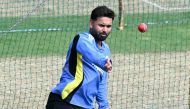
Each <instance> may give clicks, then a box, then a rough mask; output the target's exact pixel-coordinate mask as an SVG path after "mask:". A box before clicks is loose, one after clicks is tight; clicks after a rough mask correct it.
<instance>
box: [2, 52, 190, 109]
mask: <svg viewBox="0 0 190 109" xmlns="http://www.w3.org/2000/svg"><path fill="white" fill-rule="evenodd" d="M64 61H65V57H56V56H52V57H25V58H14V57H12V58H1V59H0V74H1V76H0V85H1V87H0V88H1V89H0V95H1V96H0V107H1V109H7V108H9V109H43V108H44V105H45V103H46V101H47V97H48V94H49V92H50V90H51V89H52V88H53V87H54V86H55V85H56V83H57V82H58V81H59V77H60V75H61V68H62V64H63V63H64ZM189 66H190V53H189V52H186V53H161V54H148V53H147V54H126V55H123V54H116V55H113V72H112V73H110V74H109V82H108V84H109V88H108V91H109V96H108V97H109V101H110V104H111V106H112V109H188V94H189V77H190V67H189Z"/></svg>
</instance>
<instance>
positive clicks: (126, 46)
mask: <svg viewBox="0 0 190 109" xmlns="http://www.w3.org/2000/svg"><path fill="white" fill-rule="evenodd" d="M120 1H121V2H122V7H123V11H122V12H123V25H124V29H123V30H119V29H118V24H119V17H118V15H119V14H118V13H119V12H120V11H119V0H0V8H1V9H0V25H1V26H0V74H1V76H0V108H1V109H43V108H44V107H45V104H46V102H47V98H48V94H49V92H50V91H51V89H52V88H53V87H54V86H55V85H56V84H57V82H58V81H59V78H60V75H61V69H62V66H63V65H64V62H65V55H66V52H67V50H68V45H69V43H70V41H71V40H72V38H73V37H74V36H75V34H77V33H78V32H80V31H88V27H89V26H88V25H89V15H90V13H91V11H92V9H93V8H95V7H96V6H98V5H107V6H108V7H110V8H112V9H113V10H114V11H115V12H116V15H117V16H116V19H115V20H114V23H113V30H112V33H111V34H110V36H109V37H108V39H107V40H106V42H107V43H108V44H109V46H110V49H111V52H112V57H113V72H112V73H110V74H109V81H108V93H109V95H108V98H109V103H110V105H111V107H112V109H189V105H190V103H189V102H190V100H189V98H190V96H189V95H190V94H189V89H190V84H189V78H190V67H189V66H190V37H189V36H190V31H189V28H190V19H189V18H190V1H189V0H120ZM141 22H144V23H146V24H147V25H148V31H147V32H145V33H140V32H139V31H138V30H137V25H138V24H139V23H141ZM96 108H97V106H96Z"/></svg>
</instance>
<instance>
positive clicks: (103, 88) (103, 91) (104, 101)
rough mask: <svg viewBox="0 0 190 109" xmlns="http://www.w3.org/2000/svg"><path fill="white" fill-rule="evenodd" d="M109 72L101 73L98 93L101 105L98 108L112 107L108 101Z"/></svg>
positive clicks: (98, 101)
mask: <svg viewBox="0 0 190 109" xmlns="http://www.w3.org/2000/svg"><path fill="white" fill-rule="evenodd" d="M107 76H108V75H107V73H106V72H104V74H102V75H101V77H100V78H101V82H100V83H99V89H98V95H97V97H96V100H97V103H98V105H99V107H98V109H110V105H109V103H108V94H107V80H108V78H107Z"/></svg>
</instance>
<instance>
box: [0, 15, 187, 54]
mask: <svg viewBox="0 0 190 109" xmlns="http://www.w3.org/2000/svg"><path fill="white" fill-rule="evenodd" d="M140 16H142V18H143V19H142V20H143V21H142V22H146V23H147V24H148V32H147V33H145V34H141V33H140V32H138V30H137V25H138V23H139V22H140V20H141V19H139V17H140ZM150 16H151V17H150ZM158 16H159V17H158ZM189 17H190V13H189V12H185V13H180V14H179V15H178V16H176V15H175V14H160V15H158V14H150V13H149V14H143V15H128V16H125V18H126V21H125V22H126V28H125V30H124V31H119V30H117V22H118V21H117V19H116V21H115V22H114V25H113V32H112V34H111V35H110V37H109V39H108V40H107V43H108V44H110V48H111V50H112V52H113V53H142V52H182V51H187V50H190V37H188V36H190V32H189V28H190V25H189V24H188V23H187V22H189V19H187V18H189ZM17 19H18V18H1V21H2V22H3V26H2V27H0V29H1V31H2V33H0V34H1V37H0V39H1V40H0V41H1V43H0V51H3V52H1V53H0V56H1V57H2V56H3V57H4V56H11V55H12V56H32V55H35V56H36V55H52V54H55V55H63V54H65V52H66V51H67V47H68V44H69V42H70V41H71V39H72V37H74V36H75V34H77V33H78V32H80V31H85V30H86V31H87V30H88V23H89V21H88V20H87V19H89V18H88V17H85V16H80V17H79V16H67V17H55V18H53V17H50V18H40V19H39V18H38V19H36V18H29V19H27V20H25V21H23V22H22V23H20V24H19V25H18V26H17V28H16V29H17V30H21V31H20V32H10V31H9V32H8V33H7V32H3V31H6V28H8V27H9V26H10V25H13V24H14V23H15V21H16V20H17ZM153 19H154V20H153ZM178 19H180V20H178ZM85 21H86V22H85ZM134 21H135V22H134ZM74 22H85V23H78V24H75V23H74ZM54 27H57V28H61V30H59V31H48V29H49V28H54ZM79 27H80V28H79ZM29 29H35V30H36V31H38V32H36V31H29ZM39 29H40V30H39ZM45 29H46V30H45ZM25 30H26V31H25ZM27 30H28V31H27ZM43 30H44V31H43ZM15 48H16V49H15Z"/></svg>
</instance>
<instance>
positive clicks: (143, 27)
mask: <svg viewBox="0 0 190 109" xmlns="http://www.w3.org/2000/svg"><path fill="white" fill-rule="evenodd" d="M147 29H148V27H147V25H146V24H145V23H140V24H139V25H138V30H139V31H140V32H141V33H144V32H146V31H147Z"/></svg>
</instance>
